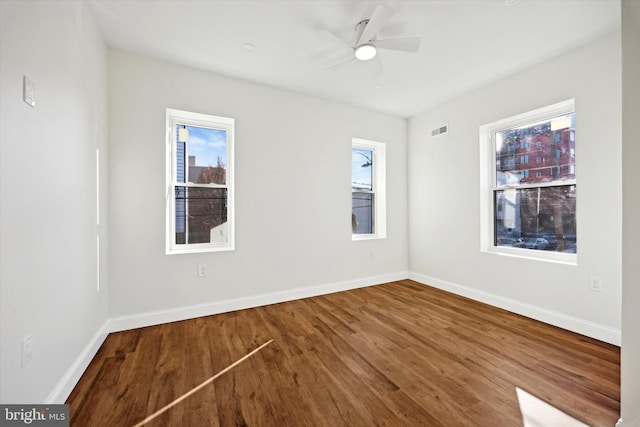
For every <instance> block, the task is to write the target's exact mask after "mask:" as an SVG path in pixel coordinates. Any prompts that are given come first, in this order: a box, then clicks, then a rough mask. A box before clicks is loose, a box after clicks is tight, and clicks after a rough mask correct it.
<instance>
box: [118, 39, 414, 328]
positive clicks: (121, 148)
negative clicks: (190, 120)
mask: <svg viewBox="0 0 640 427" xmlns="http://www.w3.org/2000/svg"><path fill="white" fill-rule="evenodd" d="M109 90H110V109H109V114H110V136H111V137H110V147H109V149H110V161H111V169H110V208H111V212H110V220H111V223H110V232H111V235H110V236H111V240H110V288H109V309H110V316H111V317H113V318H116V319H119V318H122V317H123V316H125V317H126V316H131V317H133V318H135V317H136V316H137V315H139V314H141V313H148V312H156V311H163V310H171V309H174V308H175V309H178V310H181V308H184V307H192V306H202V305H203V304H204V305H208V306H207V307H209V308H205V309H204V310H203V311H194V310H191V311H190V310H189V309H187V314H184V315H180V316H178V317H181V316H182V317H189V315H194V314H206V313H207V312H215V311H220V310H224V309H225V308H227V309H228V308H231V307H234V308H237V307H241V306H247V305H252V304H255V303H257V302H259V301H258V300H259V299H260V298H259V297H260V296H264V295H274V294H277V295H279V296H278V297H274V298H275V299H276V300H277V299H278V298H288V297H294V296H297V295H300V294H299V293H296V292H299V291H300V290H303V289H307V288H308V287H314V286H323V285H330V286H329V287H331V285H335V284H338V285H339V286H337V288H340V287H341V286H342V285H345V283H344V282H347V283H346V285H345V286H351V285H358V284H364V282H363V281H362V279H363V278H367V277H368V278H371V279H370V280H369V281H368V283H370V282H375V281H377V280H380V281H384V280H385V279H386V278H388V277H391V276H393V275H396V274H404V275H405V277H406V270H407V229H406V204H407V200H406V174H405V170H406V120H404V119H401V118H396V117H391V116H386V115H382V114H376V113H371V112H366V111H363V110H359V109H355V108H351V107H346V106H343V105H339V104H335V103H331V102H327V101H323V100H319V99H315V98H310V97H306V96H301V95H297V94H294V93H289V92H283V91H280V90H275V89H271V88H267V87H264V86H258V85H254V84H251V83H247V82H243V81H239V80H234V79H231V78H226V77H220V76H216V75H213V74H209V73H205V72H201V71H197V70H194V69H190V68H186V67H182V66H178V65H172V64H168V63H164V62H160V61H156V60H150V59H145V58H142V57H139V56H134V55H131V54H127V53H123V52H120V51H111V52H110V56H109ZM167 107H169V108H176V109H181V110H187V111H193V112H198V113H205V114H213V115H219V116H226V117H233V118H235V119H236V134H235V143H236V147H235V158H236V165H235V166H236V170H235V180H236V204H235V210H236V250H235V251H232V252H218V253H206V254H182V255H165V253H164V248H165V192H166V188H165V157H164V156H165V145H164V144H165V130H164V128H165V109H166V108H167ZM352 137H359V138H365V139H370V140H375V141H381V142H385V143H387V156H388V163H387V172H388V176H389V178H388V182H387V194H388V205H387V218H388V223H387V232H388V233H387V234H388V238H387V239H383V240H377V241H366V242H363V241H359V242H352V241H351V189H350V177H351V169H350V168H351V138H352ZM371 249H374V250H375V256H374V257H372V256H371ZM198 264H206V265H207V267H208V276H207V277H206V278H198V277H197V267H198ZM389 275H391V276H389ZM365 282H366V281H365ZM341 284H342V285H341ZM323 289H325V290H327V289H329V288H323ZM305 292H306V291H305ZM303 294H304V292H303ZM238 299H243V300H242V301H243V302H242V303H239V305H230V304H227V302H229V301H237V300H238ZM267 300H269V299H268V298H267ZM272 300H273V299H272ZM260 301H264V300H260ZM225 304H226V305H225ZM214 306H215V307H214ZM171 318H172V317H171V316H169V317H168V319H171ZM158 319H160V318H158V317H155V318H153V320H151V321H150V322H154V321H157V320H158ZM144 323H145V322H142V324H144ZM139 324H141V323H135V322H134V323H127V324H126V325H125V326H124V327H128V326H133V325H139Z"/></svg>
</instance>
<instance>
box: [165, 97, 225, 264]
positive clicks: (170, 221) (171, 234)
mask: <svg viewBox="0 0 640 427" xmlns="http://www.w3.org/2000/svg"><path fill="white" fill-rule="evenodd" d="M178 124H179V125H188V126H196V127H202V128H210V129H220V130H224V131H225V132H226V136H227V141H226V153H227V158H226V159H225V160H226V163H225V169H226V184H224V185H220V184H193V183H179V182H177V180H176V176H177V163H176V151H177V150H176V144H177V135H176V134H177V132H176V125H178ZM234 130H235V120H234V119H232V118H228V117H219V116H212V115H208V114H200V113H193V112H189V111H182V110H175V109H171V108H167V110H166V155H165V157H166V184H167V185H166V188H167V190H166V191H167V193H166V239H165V240H166V254H167V255H172V254H184V253H200V252H219V251H232V250H234V249H235V216H234V199H235V197H234V195H235V194H234V193H235V192H234V170H235V168H234V134H235V133H234ZM185 161H188V159H185ZM176 186H181V187H182V186H187V187H199V188H226V189H227V228H226V232H227V241H226V242H225V243H187V244H177V243H176V232H175V230H176V224H175V209H176V203H175V187H176Z"/></svg>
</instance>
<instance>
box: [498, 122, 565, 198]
mask: <svg viewBox="0 0 640 427" xmlns="http://www.w3.org/2000/svg"><path fill="white" fill-rule="evenodd" d="M574 122H575V114H574V113H569V114H565V115H562V116H558V117H554V118H552V119H548V120H545V121H542V122H538V123H532V124H528V125H525V126H522V127H517V128H512V129H506V130H503V131H500V132H496V134H495V144H496V147H495V152H496V185H497V186H504V185H509V184H511V185H513V184H520V183H522V184H531V183H537V182H553V181H562V180H567V179H575V177H576V176H575V163H576V158H575V130H574Z"/></svg>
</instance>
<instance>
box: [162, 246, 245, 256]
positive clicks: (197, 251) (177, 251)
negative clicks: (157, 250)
mask: <svg viewBox="0 0 640 427" xmlns="http://www.w3.org/2000/svg"><path fill="white" fill-rule="evenodd" d="M233 250H235V248H234V247H233V246H215V247H212V246H207V247H195V248H184V249H183V248H179V249H167V250H166V252H165V255H181V254H201V253H207V252H228V251H233Z"/></svg>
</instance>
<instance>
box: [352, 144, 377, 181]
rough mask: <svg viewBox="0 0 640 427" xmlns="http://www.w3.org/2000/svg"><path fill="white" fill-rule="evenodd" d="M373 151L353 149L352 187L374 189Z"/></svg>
mask: <svg viewBox="0 0 640 427" xmlns="http://www.w3.org/2000/svg"><path fill="white" fill-rule="evenodd" d="M372 177H373V151H372V150H365V149H361V148H352V149H351V189H352V190H364V191H372V190H373V179H372Z"/></svg>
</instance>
